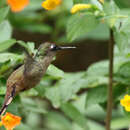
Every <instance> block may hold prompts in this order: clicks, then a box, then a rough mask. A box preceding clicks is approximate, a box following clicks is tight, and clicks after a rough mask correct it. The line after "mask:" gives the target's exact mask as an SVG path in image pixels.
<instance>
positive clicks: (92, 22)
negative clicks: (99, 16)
mask: <svg viewBox="0 0 130 130" xmlns="http://www.w3.org/2000/svg"><path fill="white" fill-rule="evenodd" d="M97 25H98V21H97V20H96V18H95V16H94V15H93V14H86V13H77V14H75V15H73V16H71V17H70V19H69V21H68V24H67V39H68V40H69V41H70V42H72V41H73V40H75V39H78V38H81V37H83V36H84V35H85V34H86V33H88V32H90V31H92V30H93V29H94V28H95V27H96V26H97Z"/></svg>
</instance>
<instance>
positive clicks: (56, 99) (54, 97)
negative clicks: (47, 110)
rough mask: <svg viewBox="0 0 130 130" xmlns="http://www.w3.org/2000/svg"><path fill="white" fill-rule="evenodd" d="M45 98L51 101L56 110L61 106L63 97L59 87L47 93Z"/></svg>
mask: <svg viewBox="0 0 130 130" xmlns="http://www.w3.org/2000/svg"><path fill="white" fill-rule="evenodd" d="M45 96H46V98H47V99H49V100H50V101H51V102H52V104H53V106H54V107H55V108H58V107H59V106H60V104H61V95H60V91H59V88H58V87H53V88H50V89H48V90H47V91H46V93H45Z"/></svg>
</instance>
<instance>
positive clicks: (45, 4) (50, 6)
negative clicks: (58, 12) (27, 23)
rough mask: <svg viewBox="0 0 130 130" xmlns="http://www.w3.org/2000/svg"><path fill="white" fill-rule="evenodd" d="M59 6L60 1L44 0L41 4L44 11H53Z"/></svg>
mask: <svg viewBox="0 0 130 130" xmlns="http://www.w3.org/2000/svg"><path fill="white" fill-rule="evenodd" d="M60 4H61V0H45V1H44V2H43V3H42V7H43V8H45V9H46V10H53V9H55V8H56V7H57V6H58V5H60Z"/></svg>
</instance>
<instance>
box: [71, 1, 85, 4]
mask: <svg viewBox="0 0 130 130" xmlns="http://www.w3.org/2000/svg"><path fill="white" fill-rule="evenodd" d="M73 3H74V4H78V3H80V4H81V3H87V0H73Z"/></svg>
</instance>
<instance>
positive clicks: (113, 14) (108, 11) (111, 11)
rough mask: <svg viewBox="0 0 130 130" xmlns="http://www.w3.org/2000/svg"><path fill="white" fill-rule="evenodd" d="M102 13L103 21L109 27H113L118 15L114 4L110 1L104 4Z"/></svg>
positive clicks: (117, 9)
mask: <svg viewBox="0 0 130 130" xmlns="http://www.w3.org/2000/svg"><path fill="white" fill-rule="evenodd" d="M103 7H104V12H105V15H106V16H105V17H104V18H105V20H106V23H107V24H108V25H109V27H113V26H115V23H116V20H117V18H118V17H117V15H118V14H119V8H118V7H117V5H116V4H115V2H114V1H113V0H112V1H110V2H105V3H104V6H103Z"/></svg>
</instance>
